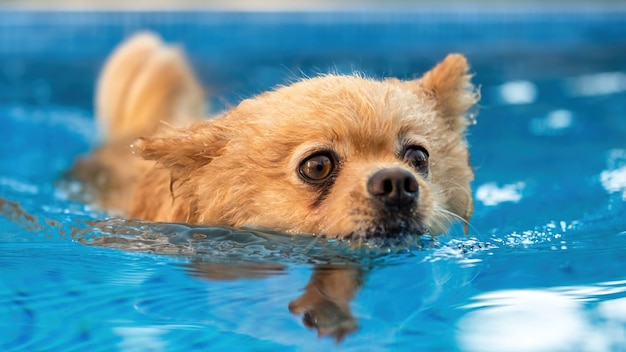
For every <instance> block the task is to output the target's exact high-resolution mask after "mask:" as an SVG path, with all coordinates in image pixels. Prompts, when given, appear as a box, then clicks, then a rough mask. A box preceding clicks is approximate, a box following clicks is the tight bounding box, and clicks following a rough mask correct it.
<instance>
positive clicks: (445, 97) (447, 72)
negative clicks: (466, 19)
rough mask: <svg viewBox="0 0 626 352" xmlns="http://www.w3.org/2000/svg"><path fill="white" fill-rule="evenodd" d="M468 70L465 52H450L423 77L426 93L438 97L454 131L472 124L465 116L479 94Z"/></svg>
mask: <svg viewBox="0 0 626 352" xmlns="http://www.w3.org/2000/svg"><path fill="white" fill-rule="evenodd" d="M468 71H469V65H468V64H467V60H466V59H465V57H464V56H463V55H461V54H450V55H448V56H447V57H446V58H445V59H444V60H443V61H442V62H440V63H439V64H437V66H435V67H434V68H432V69H431V70H430V71H428V72H426V73H425V74H424V76H423V77H422V78H421V79H420V81H421V85H422V87H423V88H424V90H425V91H426V93H427V94H429V95H432V96H433V97H434V98H435V101H436V104H437V105H436V108H437V110H438V111H439V112H440V113H441V115H442V116H443V117H444V118H445V119H447V122H448V125H449V126H450V128H452V129H453V130H455V131H463V130H464V129H465V127H466V126H467V125H468V124H469V119H468V118H467V117H466V116H465V115H466V114H467V112H468V110H469V109H470V107H472V106H473V105H474V104H475V103H476V102H477V101H478V99H479V96H480V94H479V92H478V90H477V89H476V88H475V87H474V85H473V84H472V83H471V81H470V79H471V77H472V76H471V75H470V74H469V73H468Z"/></svg>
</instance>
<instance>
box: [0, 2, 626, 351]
mask: <svg viewBox="0 0 626 352" xmlns="http://www.w3.org/2000/svg"><path fill="white" fill-rule="evenodd" d="M146 28H148V29H153V30H156V31H158V32H159V33H161V34H162V35H163V36H164V37H165V38H166V39H168V40H172V41H176V42H180V43H182V44H183V45H184V46H185V47H186V49H187V51H188V53H189V55H190V57H191V58H192V61H193V63H194V64H195V67H196V68H197V71H198V73H199V74H200V75H201V77H202V79H203V80H204V83H205V84H206V85H207V86H208V87H209V88H210V90H211V92H212V96H213V97H216V98H212V99H211V103H212V106H213V109H215V110H219V109H220V108H222V107H223V106H226V105H227V104H229V103H233V102H237V101H238V100H240V99H241V98H242V97H245V96H249V95H250V94H254V93H257V92H260V91H262V90H264V89H266V88H268V87H271V86H273V85H275V84H280V83H284V82H287V81H289V80H292V79H294V78H296V77H300V76H302V75H312V74H315V73H317V72H325V71H327V70H329V69H330V70H334V71H339V72H352V71H353V70H355V69H356V70H361V71H363V72H365V73H366V74H368V75H373V76H377V77H378V76H397V77H401V78H408V77H412V76H413V75H414V74H419V73H421V72H423V71H424V70H425V69H427V68H428V67H430V66H431V65H432V64H433V63H434V62H436V61H438V60H440V59H441V58H442V57H443V56H444V55H445V54H446V53H448V52H451V51H460V52H463V53H465V54H466V55H467V56H468V58H469V60H470V63H472V66H473V71H474V72H476V76H475V78H474V81H475V82H476V83H477V84H480V85H481V87H482V101H481V108H480V114H479V116H478V119H477V124H476V125H474V126H472V127H471V129H470V135H469V136H468V139H469V142H470V145H471V154H472V164H473V165H474V166H475V168H476V180H475V182H474V183H473V189H474V194H475V197H476V211H475V215H474V217H473V219H472V229H471V232H470V234H469V235H468V236H464V235H463V234H462V231H461V228H460V227H456V228H454V229H453V230H452V233H451V234H450V235H449V236H443V237H440V238H439V239H438V240H436V241H435V240H429V239H428V238H426V239H424V240H423V241H422V242H421V244H423V247H420V248H409V249H406V250H397V251H396V252H394V253H390V254H387V255H383V254H380V253H378V254H372V253H361V252H358V251H352V250H350V249H347V248H345V246H343V245H342V244H341V243H324V242H319V241H312V240H311V239H310V238H296V239H292V238H288V237H284V236H280V235H277V234H263V233H256V232H253V231H233V230H230V229H221V228H201V229H196V228H186V227H185V226H183V225H158V224H145V223H136V222H132V223H125V222H120V221H118V220H111V221H108V222H106V223H100V222H94V221H96V220H99V219H103V218H105V217H106V214H104V213H102V212H101V211H98V210H97V209H93V208H91V207H89V206H87V205H84V204H82V203H80V202H76V201H72V200H69V199H68V197H67V191H66V190H65V189H63V188H59V187H57V181H58V180H59V178H60V177H61V175H62V173H63V171H64V170H65V169H66V168H67V167H69V165H70V164H71V162H72V160H73V158H74V157H76V156H77V155H79V154H80V153H83V152H85V151H87V150H88V149H89V148H90V147H92V146H94V145H95V144H96V143H97V139H98V137H97V132H96V129H95V126H94V124H93V120H92V114H93V111H92V110H91V97H92V94H93V86H92V85H93V82H94V80H95V77H96V74H97V70H98V67H99V65H100V64H101V63H102V60H103V59H104V57H105V55H106V54H107V53H108V51H109V50H110V49H111V48H112V47H113V46H114V45H115V44H116V43H117V42H119V40H120V39H121V38H123V37H124V36H125V35H128V34H130V33H132V32H134V31H136V30H139V29H146ZM624 38H626V8H623V7H622V8H620V7H616V5H612V6H611V7H608V8H604V9H603V8H597V7H585V6H581V7H576V6H574V7H569V8H568V9H567V10H563V9H559V8H552V9H546V10H542V11H537V10H534V9H532V8H525V7H519V8H515V9H513V10H511V9H493V8H491V9H482V10H480V11H479V10H475V9H473V8H469V7H465V8H460V9H453V10H450V9H441V8H427V9H410V10H405V9H390V10H386V11H376V10H375V9H370V10H366V11H362V12H354V13H353V12H341V13H324V12H319V13H278V14H275V13H212V12H178V13H165V12H156V13H143V12H132V13H110V12H97V13H82V12H0V131H2V139H3V141H2V143H1V144H0V197H1V201H0V213H1V214H2V215H1V216H0V268H1V269H0V270H1V276H0V331H2V333H1V334H0V350H2V351H32V350H59V351H60V350H90V351H99V350H120V351H160V350H163V351H176V350H203V349H206V350H226V349H228V350H231V349H237V350H255V351H258V350H319V349H340V350H341V349H345V350H365V349H367V350H391V349H393V350H411V351H413V350H450V351H454V350H463V351H488V350H492V351H515V350H518V351H528V350H532V351H541V350H544V351H555V350H581V351H620V350H623V349H624V346H626V274H625V272H624V268H625V267H626V256H625V255H624V252H623V250H624V245H625V244H626V40H624ZM120 247H121V248H124V249H123V250H120V249H119V248H120ZM155 251H157V252H159V253H154V252H155ZM355 258H360V261H357V260H356V259H355ZM329 267H332V269H329V270H328V271H332V270H343V269H345V268H348V270H351V269H352V268H356V270H358V271H362V272H364V275H363V276H362V277H361V280H362V281H363V282H362V286H361V288H360V290H359V291H358V292H357V294H356V296H355V297H354V299H353V300H352V301H351V302H350V307H351V314H352V316H353V317H354V319H355V321H354V323H356V324H358V326H359V328H358V330H356V331H355V332H353V333H351V334H349V335H348V336H345V337H344V339H343V341H341V343H337V342H336V341H335V340H334V339H333V338H331V337H321V338H320V337H318V336H317V334H316V332H315V331H309V330H308V329H307V328H306V327H305V326H304V324H303V322H302V316H294V315H292V314H291V313H290V312H289V309H288V304H289V302H291V301H293V300H295V299H297V298H298V297H299V296H300V295H302V294H303V292H304V291H303V288H304V287H305V286H306V285H307V282H309V279H310V277H311V276H312V275H315V274H316V273H317V272H323V271H324V270H321V269H320V268H327V269H328V268H329ZM338 268H339V269H338ZM322 313H323V312H322ZM343 319H344V320H346V319H347V317H345V316H344V317H343Z"/></svg>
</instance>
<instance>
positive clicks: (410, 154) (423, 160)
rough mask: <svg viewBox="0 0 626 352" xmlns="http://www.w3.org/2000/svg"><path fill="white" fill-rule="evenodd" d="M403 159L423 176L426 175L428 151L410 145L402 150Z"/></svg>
mask: <svg viewBox="0 0 626 352" xmlns="http://www.w3.org/2000/svg"><path fill="white" fill-rule="evenodd" d="M404 160H405V161H406V162H408V163H409V165H411V166H412V167H414V168H415V169H416V170H417V171H419V172H421V173H422V174H423V175H424V176H426V175H428V152H427V151H426V149H424V148H422V147H418V146H410V147H408V148H407V149H406V150H405V152H404Z"/></svg>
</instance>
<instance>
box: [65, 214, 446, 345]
mask: <svg viewBox="0 0 626 352" xmlns="http://www.w3.org/2000/svg"><path fill="white" fill-rule="evenodd" d="M88 224H89V225H90V226H89V228H85V229H82V230H78V231H74V232H73V235H72V238H73V239H75V240H77V241H79V242H81V243H84V244H86V245H94V246H103V247H109V248H117V249H123V250H131V251H141V252H152V253H160V254H170V255H182V256H186V257H188V259H189V263H187V264H185V267H187V268H188V270H189V273H190V274H191V275H192V276H195V277H201V278H204V279H209V280H235V279H258V278H264V277H269V276H272V275H282V274H285V272H286V270H287V266H288V265H293V264H314V268H313V273H312V275H311V277H310V280H309V283H308V284H307V285H306V287H305V288H304V290H303V293H302V294H301V295H300V296H299V297H298V298H296V299H295V300H293V301H292V302H285V304H286V305H287V306H288V308H289V310H290V311H291V312H292V313H293V314H297V315H302V317H303V318H302V321H303V323H304V325H305V326H307V327H309V328H313V329H316V330H317V333H318V335H319V336H330V337H333V338H334V339H336V340H337V341H341V340H343V338H344V337H345V336H346V335H348V334H350V333H352V332H354V331H356V330H357V328H358V324H357V320H356V318H355V317H354V316H353V315H352V312H351V310H350V302H351V301H352V299H353V298H354V297H355V294H356V292H357V290H358V289H359V288H360V287H361V286H362V284H363V281H364V279H365V274H366V273H367V271H368V270H369V269H370V268H372V267H373V265H374V264H383V263H389V261H390V260H392V258H390V257H388V256H385V254H387V253H397V252H408V251H409V250H410V249H411V247H407V246H396V247H394V246H391V245H387V246H373V245H371V246H368V247H363V248H353V247H352V246H351V245H350V243H348V242H342V241H330V240H326V239H321V238H319V237H312V236H290V235H283V234H279V233H271V232H267V231H256V230H236V229H231V228H226V227H217V226H214V227H206V226H205V227H201V226H193V225H186V224H165V223H158V224H157V223H149V222H144V221H137V220H121V219H110V220H104V221H90V222H88ZM404 243H406V240H403V244H404ZM436 244H437V243H436V241H434V240H432V239H431V238H430V237H427V236H425V237H424V238H419V239H417V241H414V242H413V246H412V247H413V248H418V249H421V248H424V247H433V246H435V245H436Z"/></svg>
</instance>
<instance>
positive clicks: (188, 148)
mask: <svg viewBox="0 0 626 352" xmlns="http://www.w3.org/2000/svg"><path fill="white" fill-rule="evenodd" d="M227 142H228V140H227V138H226V133H224V129H223V128H222V127H221V126H219V125H218V124H217V123H216V121H202V122H198V123H195V124H193V125H191V126H189V127H187V128H185V129H180V130H174V131H169V132H166V133H164V134H160V135H156V136H151V137H142V138H139V139H137V140H136V141H135V142H134V143H133V150H134V152H135V153H137V154H139V155H140V156H141V157H143V158H144V159H146V160H154V161H156V162H158V163H160V164H161V165H163V166H165V167H166V168H168V169H170V171H171V172H172V175H173V176H175V177H176V176H177V175H180V174H181V173H188V172H189V171H192V170H193V169H197V168H199V167H202V166H204V165H206V164H208V163H210V162H211V160H213V158H215V157H217V156H219V155H220V154H221V153H222V149H223V148H224V146H225V145H226V143H227Z"/></svg>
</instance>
